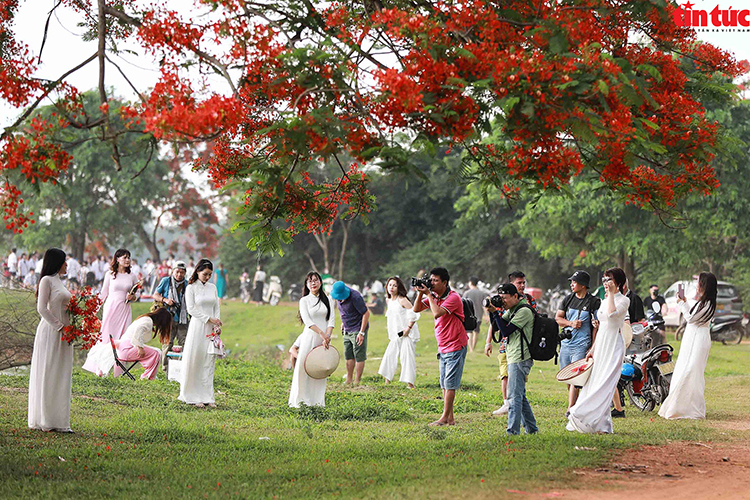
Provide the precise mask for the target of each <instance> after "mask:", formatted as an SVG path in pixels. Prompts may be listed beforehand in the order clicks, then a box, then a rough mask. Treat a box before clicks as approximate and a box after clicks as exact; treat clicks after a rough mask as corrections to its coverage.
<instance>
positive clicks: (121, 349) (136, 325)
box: [115, 308, 172, 380]
mask: <svg viewBox="0 0 750 500" xmlns="http://www.w3.org/2000/svg"><path fill="white" fill-rule="evenodd" d="M171 329H172V315H171V314H170V313H169V311H167V310H166V309H164V308H159V309H157V310H156V311H154V312H150V313H147V314H144V315H142V316H139V317H138V318H137V319H136V320H135V321H133V323H131V325H130V326H129V327H128V329H127V330H125V333H124V334H123V335H122V338H121V339H120V340H119V342H118V341H115V344H116V345H117V357H118V358H119V359H120V361H131V362H132V361H139V362H140V363H141V365H142V366H143V369H144V370H145V371H144V372H143V375H141V379H149V380H153V379H155V378H156V373H157V372H158V371H159V362H160V361H161V350H160V349H157V348H155V347H151V346H147V345H146V342H149V341H150V340H151V339H152V338H154V337H156V334H157V333H158V334H159V340H160V341H161V342H162V343H163V342H164V341H165V340H164V339H166V342H169V333H170V331H171Z"/></svg>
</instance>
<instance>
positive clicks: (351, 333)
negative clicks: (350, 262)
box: [331, 281, 370, 385]
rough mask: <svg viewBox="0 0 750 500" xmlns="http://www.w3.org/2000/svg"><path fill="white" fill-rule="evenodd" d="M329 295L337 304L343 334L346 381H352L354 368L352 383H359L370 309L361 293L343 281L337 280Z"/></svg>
mask: <svg viewBox="0 0 750 500" xmlns="http://www.w3.org/2000/svg"><path fill="white" fill-rule="evenodd" d="M331 297H332V298H333V299H334V300H335V301H336V302H337V303H338V305H339V313H340V314H341V333H342V334H343V336H344V359H346V383H347V384H351V383H352V375H353V374H354V368H355V367H356V368H357V373H356V376H355V379H354V383H355V384H357V385H359V381H360V380H361V379H362V372H363V371H364V370H365V360H367V330H368V329H369V326H370V325H369V321H370V310H369V309H368V308H367V305H366V304H365V300H364V299H363V298H362V295H360V293H359V292H358V291H356V290H352V289H351V288H349V287H348V286H346V285H345V284H344V282H343V281H337V282H336V283H334V284H333V288H332V289H331Z"/></svg>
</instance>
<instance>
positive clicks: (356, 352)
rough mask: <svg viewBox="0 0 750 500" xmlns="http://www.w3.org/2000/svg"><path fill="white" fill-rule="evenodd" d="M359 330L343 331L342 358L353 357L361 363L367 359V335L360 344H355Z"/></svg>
mask: <svg viewBox="0 0 750 500" xmlns="http://www.w3.org/2000/svg"><path fill="white" fill-rule="evenodd" d="M358 334H359V332H344V359H353V360H355V361H356V362H357V363H361V362H363V361H365V360H366V359H367V337H368V336H369V335H367V334H365V339H364V340H363V341H362V345H357V335H358Z"/></svg>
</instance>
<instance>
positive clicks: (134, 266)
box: [130, 259, 143, 279]
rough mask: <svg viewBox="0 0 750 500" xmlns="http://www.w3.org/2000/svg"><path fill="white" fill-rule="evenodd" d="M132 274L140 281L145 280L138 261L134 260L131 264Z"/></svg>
mask: <svg viewBox="0 0 750 500" xmlns="http://www.w3.org/2000/svg"><path fill="white" fill-rule="evenodd" d="M130 272H131V273H132V274H133V275H134V276H135V277H136V278H138V279H141V278H143V276H141V266H139V265H138V261H137V260H135V259H133V260H132V261H131V263H130Z"/></svg>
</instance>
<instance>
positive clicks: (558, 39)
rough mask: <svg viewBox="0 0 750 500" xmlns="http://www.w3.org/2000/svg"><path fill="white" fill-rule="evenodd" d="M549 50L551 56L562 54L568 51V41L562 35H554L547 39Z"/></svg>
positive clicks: (560, 33)
mask: <svg viewBox="0 0 750 500" xmlns="http://www.w3.org/2000/svg"><path fill="white" fill-rule="evenodd" d="M549 49H550V50H551V51H552V53H553V54H562V53H563V52H567V51H568V39H567V37H566V36H565V34H564V33H562V32H559V33H556V34H555V35H554V36H553V37H552V38H550V39H549Z"/></svg>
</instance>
